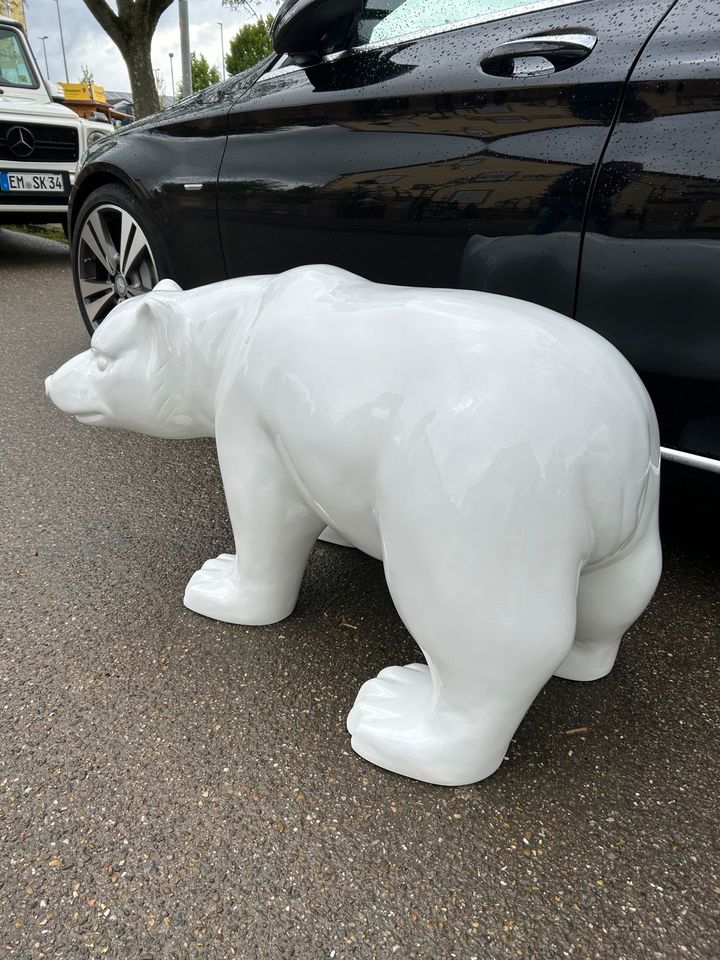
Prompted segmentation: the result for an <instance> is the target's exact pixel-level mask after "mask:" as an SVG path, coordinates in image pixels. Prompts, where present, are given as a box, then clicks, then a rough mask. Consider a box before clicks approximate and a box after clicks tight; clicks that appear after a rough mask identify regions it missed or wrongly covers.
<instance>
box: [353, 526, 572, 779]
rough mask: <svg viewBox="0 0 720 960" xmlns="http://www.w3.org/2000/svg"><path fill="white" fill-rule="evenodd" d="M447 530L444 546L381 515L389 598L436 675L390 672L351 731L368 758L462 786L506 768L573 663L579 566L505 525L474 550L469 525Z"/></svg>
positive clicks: (565, 550)
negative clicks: (539, 701) (519, 737)
mask: <svg viewBox="0 0 720 960" xmlns="http://www.w3.org/2000/svg"><path fill="white" fill-rule="evenodd" d="M438 523H439V524H442V536H438V535H437V534H436V531H433V528H432V525H431V524H428V525H427V529H422V527H421V526H420V525H418V524H417V523H416V524H414V527H413V528H412V530H410V529H409V527H408V526H406V525H405V524H403V529H398V527H397V526H396V525H395V524H393V523H392V522H390V521H389V520H388V518H387V517H386V516H385V515H383V540H384V544H385V551H386V554H385V571H386V577H387V580H388V585H389V588H390V592H391V594H392V597H393V600H394V602H395V605H396V607H397V610H398V613H399V614H400V616H401V617H402V619H403V621H404V623H405V625H406V626H407V628H408V630H409V631H410V633H411V634H412V635H413V637H414V639H415V640H416V642H417V643H418V645H419V646H420V648H421V649H422V651H423V653H424V654H425V657H426V660H427V663H428V665H427V666H425V665H421V664H410V665H409V666H406V667H388V668H386V669H384V670H382V671H381V672H380V674H379V675H378V676H377V677H376V678H375V679H373V680H369V681H368V682H367V683H365V684H364V685H363V687H362V688H361V690H360V692H359V693H358V696H357V698H356V701H355V705H354V706H353V708H352V710H351V712H350V715H349V716H348V730H349V731H350V733H351V735H352V746H353V749H354V750H355V751H356V752H357V753H359V754H360V756H362V757H364V758H365V759H366V760H369V761H371V762H372V763H376V764H378V765H379V766H381V767H385V768H386V769H388V770H392V771H394V772H396V773H400V774H403V775H404V776H409V777H413V778H415V779H417V780H424V781H427V782H429V783H438V784H445V785H455V786H457V785H460V784H466V783H474V782H475V781H477V780H482V779H484V778H485V777H488V776H490V774H492V773H493V772H494V771H495V770H496V769H497V767H498V766H499V765H500V764H501V763H502V761H503V758H504V757H505V754H506V751H507V748H508V745H509V743H510V740H511V738H512V736H513V734H514V732H515V730H516V728H517V727H518V725H519V723H520V722H521V720H522V718H523V716H524V715H525V713H526V711H527V710H528V708H529V706H530V704H531V703H532V701H533V700H534V699H535V697H536V696H537V694H538V692H539V691H540V690H541V689H542V687H543V686H544V684H545V683H546V682H547V680H549V679H550V677H551V676H552V674H553V673H554V672H555V670H556V669H557V668H558V666H559V664H560V663H562V661H563V660H564V659H565V657H566V656H567V653H568V651H569V649H570V647H571V645H572V642H573V637H574V634H575V611H576V587H577V570H578V562H579V561H578V550H577V549H576V548H574V547H573V546H572V544H570V543H568V544H567V545H558V544H557V543H553V541H552V533H549V534H548V535H549V536H550V538H551V539H547V537H546V536H545V535H541V536H540V537H539V538H533V537H530V536H528V537H525V538H524V539H523V538H521V537H515V536H514V535H513V532H512V531H508V530H504V531H503V530H502V524H500V529H499V530H498V531H497V535H495V536H493V535H492V532H490V535H489V536H488V537H486V538H477V540H474V542H472V543H469V542H468V539H469V538H468V532H467V529H463V524H462V521H461V518H458V521H457V523H456V524H455V525H454V526H455V530H454V531H453V530H452V529H451V527H450V525H449V524H447V523H444V524H443V522H442V520H441V519H439V518H438ZM503 533H505V534H509V536H507V537H505V538H503V536H502V534H503ZM532 539H535V540H536V543H535V547H534V548H533V544H532V543H530V542H528V541H530V540H532ZM555 539H557V538H555ZM478 541H480V542H478ZM515 544H517V546H514V545H515ZM509 545H510V546H509ZM549 545H551V547H549Z"/></svg>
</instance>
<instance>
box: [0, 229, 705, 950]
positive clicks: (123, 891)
mask: <svg viewBox="0 0 720 960" xmlns="http://www.w3.org/2000/svg"><path fill="white" fill-rule="evenodd" d="M0 332H1V339H0V363H1V364H2V372H3V376H2V380H1V382H0V389H1V390H2V401H1V405H0V418H1V419H2V431H1V432H0V443H1V444H2V446H1V447H0V483H1V484H2V496H1V497H0V524H1V529H2V568H1V572H0V578H1V582H2V596H3V600H2V618H1V621H0V622H1V626H2V634H1V638H0V844H1V847H0V850H1V853H2V856H1V857H0V934H1V936H0V945H1V947H2V950H3V954H4V956H7V957H12V958H19V960H29V958H36V957H52V958H58V960H60V958H70V957H72V958H74V957H103V956H104V957H119V958H128V960H136V958H137V960H140V958H147V960H150V958H152V960H155V958H164V957H172V958H200V957H202V958H212V960H215V958H217V960H224V958H232V957H241V958H248V960H250V958H252V960H255V958H262V960H272V958H299V960H314V958H326V957H327V958H330V957H335V958H338V960H339V958H351V957H352V958H355V957H357V958H376V957H377V958H384V957H413V958H422V960H445V958H451V957H457V958H462V960H471V958H473V957H475V958H478V960H505V958H522V960H535V958H537V960H559V958H562V957H572V958H582V960H591V958H601V960H606V958H607V960H610V958H612V960H635V958H645V957H647V958H658V960H659V958H662V960H664V958H667V960H678V958H707V960H711V958H715V960H717V958H720V911H719V909H718V907H719V905H720V825H719V823H718V793H717V787H718V782H720V764H719V763H718V759H719V757H720V741H719V739H718V719H719V716H720V710H719V708H718V701H717V678H718V652H719V650H720V629H719V626H718V625H719V623H720V599H719V594H718V576H719V573H720V551H719V550H718V546H717V541H716V540H714V539H713V538H714V537H715V536H716V535H715V533H714V532H713V524H716V523H717V512H718V511H717V502H718V501H717V491H718V487H717V486H716V487H715V488H714V489H713V488H712V487H710V486H708V485H706V484H704V483H701V482H699V478H693V477H692V476H690V475H688V474H672V473H671V472H670V471H668V472H667V486H666V489H665V491H664V502H663V521H662V522H663V538H664V548H665V571H664V574H663V579H662V581H661V584H660V587H659V589H658V592H657V594H656V597H655V599H654V600H653V602H652V604H651V606H650V608H649V609H648V611H647V612H646V613H645V615H644V616H643V617H642V619H641V620H640V621H639V622H638V623H637V624H636V625H635V626H634V627H633V629H632V630H631V631H630V633H629V634H628V636H627V638H626V641H625V644H624V648H623V650H622V652H621V655H620V657H619V660H618V663H617V666H616V668H615V670H614V672H613V673H612V674H611V675H610V676H609V677H607V678H605V679H604V680H601V681H598V682H596V683H592V684H579V683H571V682H567V681H563V680H559V679H554V680H552V681H551V682H550V684H549V685H548V686H547V687H546V689H545V690H544V691H543V693H542V694H541V695H540V697H539V698H538V699H537V701H536V702H535V704H534V706H533V707H532V709H531V711H530V713H529V714H528V715H527V717H526V719H525V720H524V722H523V723H522V725H521V727H520V729H519V730H518V732H517V735H516V737H515V740H514V742H513V744H512V749H511V751H510V753H509V756H508V758H507V760H506V762H505V763H504V764H503V766H502V768H501V770H500V771H499V772H498V773H497V774H496V775H494V776H493V777H492V778H490V779H489V780H486V781H484V782H482V783H480V784H476V785H474V786H471V787H461V788H455V789H449V788H441V787H433V786H429V785H426V784H421V783H417V782H413V781H409V780H405V779H402V778H400V777H397V776H394V775H392V774H389V773H387V772H384V771H382V770H380V769H377V768H375V767H373V766H371V765H369V764H367V763H365V762H364V761H363V760H361V759H360V758H359V757H357V756H356V755H355V754H354V753H353V752H352V751H351V749H350V744H349V737H348V735H347V733H346V731H345V725H344V724H345V717H346V715H347V712H348V710H349V709H350V707H351V705H352V702H353V699H354V697H355V694H356V692H357V690H358V688H359V686H360V685H361V683H362V682H363V681H364V680H366V679H367V678H369V677H371V676H374V675H375V674H376V673H377V672H378V670H379V669H380V668H381V667H383V666H385V665H388V664H391V663H406V662H408V661H410V660H413V659H416V652H415V650H414V644H413V643H412V641H411V640H410V638H409V636H408V634H407V633H406V631H405V629H404V627H403V626H402V624H401V622H400V620H399V618H398V616H397V614H396V613H395V611H394V608H393V606H392V604H391V602H390V599H389V596H388V593H387V590H386V587H385V583H384V579H383V573H382V567H381V565H380V564H379V563H377V562H375V561H373V560H371V559H369V558H367V557H365V556H363V555H361V554H359V553H357V552H355V551H349V550H344V549H343V548H340V547H333V546H330V545H326V544H319V545H318V546H317V548H316V549H315V552H314V554H313V556H312V558H311V561H310V565H309V568H308V571H307V574H306V578H305V581H304V585H303V589H302V591H301V595H300V600H299V604H298V607H297V609H296V611H295V613H294V614H293V615H292V616H291V617H290V618H289V619H288V620H286V621H284V622H282V623H280V624H275V625H272V626H267V627H252V628H246V627H233V626H229V625H225V624H220V623H216V622H213V621H210V620H207V619H204V618H201V617H199V616H196V615H194V614H192V613H191V612H190V611H188V610H186V609H185V608H184V607H183V605H182V593H183V588H184V586H185V583H186V581H187V580H188V578H189V576H190V575H191V574H192V573H193V571H194V570H195V569H196V568H197V567H198V566H200V564H201V563H202V562H203V561H204V560H206V559H207V558H208V557H211V556H215V555H216V554H218V553H220V552H222V551H224V550H227V549H228V548H229V547H231V546H232V540H231V534H230V528H229V524H228V521H227V516H226V512H225V506H224V501H223V493H222V487H221V484H220V479H219V474H218V470H217V464H216V460H215V453H214V446H213V444H212V443H211V442H208V441H197V442H196V441H192V442H170V441H162V440H155V439H151V438H148V437H143V436H136V435H132V434H129V433H119V432H113V431H103V430H97V429H92V428H90V427H86V426H82V425H80V424H79V423H77V422H76V421H74V420H73V419H71V418H69V417H66V416H64V415H63V414H61V413H60V412H59V411H58V410H56V409H55V408H54V407H53V406H52V405H51V404H50V403H49V401H48V400H47V399H46V397H45V394H44V390H43V379H44V378H45V377H46V376H47V375H48V374H49V373H51V372H53V371H54V370H55V369H56V368H57V367H58V366H59V365H60V364H61V363H62V362H63V361H64V360H66V359H67V358H68V357H70V356H71V355H72V354H74V353H76V352H78V351H79V350H82V349H84V348H85V346H86V345H87V337H86V334H85V332H84V328H83V327H82V323H81V321H80V318H79V315H78V311H77V307H76V305H75V300H74V294H73V290H72V281H71V277H70V270H69V254H68V251H67V247H65V246H64V245H62V244H60V243H55V242H53V241H49V240H41V239H38V238H34V237H28V236H23V235H21V234H17V233H12V232H9V231H7V230H0ZM481 615H482V611H479V616H481Z"/></svg>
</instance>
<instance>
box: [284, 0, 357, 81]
mask: <svg viewBox="0 0 720 960" xmlns="http://www.w3.org/2000/svg"><path fill="white" fill-rule="evenodd" d="M362 9H363V4H362V0H285V2H284V3H283V5H282V6H281V7H280V9H279V10H278V13H277V16H276V17H275V20H274V21H273V25H272V28H271V30H270V41H271V43H272V45H273V49H274V50H275V52H276V53H278V54H287V55H288V56H289V57H291V58H292V59H293V60H294V61H295V63H298V64H300V65H302V66H304V65H306V64H311V63H317V61H318V60H321V59H322V58H323V57H325V56H327V55H328V54H330V53H338V52H339V51H341V50H346V49H347V48H348V46H349V45H350V42H351V38H352V36H353V32H354V30H355V27H356V26H357V22H358V20H359V19H360V14H361V13H362Z"/></svg>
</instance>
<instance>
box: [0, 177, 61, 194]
mask: <svg viewBox="0 0 720 960" xmlns="http://www.w3.org/2000/svg"><path fill="white" fill-rule="evenodd" d="M0 190H3V191H5V192H7V193H15V192H17V193H65V184H64V182H63V175H62V174H61V173H0Z"/></svg>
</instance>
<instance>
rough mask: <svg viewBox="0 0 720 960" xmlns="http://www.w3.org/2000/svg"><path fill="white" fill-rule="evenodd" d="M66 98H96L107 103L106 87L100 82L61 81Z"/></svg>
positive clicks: (99, 101)
mask: <svg viewBox="0 0 720 960" xmlns="http://www.w3.org/2000/svg"><path fill="white" fill-rule="evenodd" d="M60 86H61V87H62V88H63V93H64V94H65V99H66V100H94V101H95V102H96V103H106V102H107V101H106V99H105V87H101V86H100V85H99V84H98V83H61V84H60Z"/></svg>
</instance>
